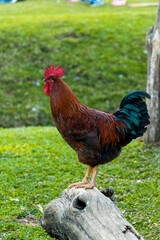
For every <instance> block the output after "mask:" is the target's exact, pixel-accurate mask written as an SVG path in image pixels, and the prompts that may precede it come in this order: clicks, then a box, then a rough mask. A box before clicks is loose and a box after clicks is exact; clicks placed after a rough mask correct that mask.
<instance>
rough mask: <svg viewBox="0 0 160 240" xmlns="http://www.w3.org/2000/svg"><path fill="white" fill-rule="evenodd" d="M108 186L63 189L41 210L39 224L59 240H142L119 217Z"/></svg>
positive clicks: (120, 215) (120, 214)
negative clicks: (103, 188)
mask: <svg viewBox="0 0 160 240" xmlns="http://www.w3.org/2000/svg"><path fill="white" fill-rule="evenodd" d="M113 193H114V191H113V189H112V187H110V188H107V189H105V190H102V191H101V192H100V191H98V189H97V188H94V189H87V190H85V189H84V188H71V189H65V190H64V191H63V192H62V194H61V195H60V197H59V198H57V199H54V200H53V201H52V202H50V203H49V204H48V205H47V206H46V209H45V210H44V212H43V217H42V222H41V223H42V227H43V228H44V229H45V230H46V231H47V232H48V234H49V235H50V236H51V237H56V238H57V239H59V240H137V239H140V240H143V238H142V237H141V236H140V235H139V233H138V232H137V231H136V230H135V228H134V227H133V226H132V225H131V224H130V223H129V222H128V221H127V220H126V219H125V218H124V217H123V214H122V213H121V212H120V210H119V209H118V207H117V205H116V203H115V200H114V195H113Z"/></svg>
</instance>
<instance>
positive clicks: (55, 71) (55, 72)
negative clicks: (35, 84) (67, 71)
mask: <svg viewBox="0 0 160 240" xmlns="http://www.w3.org/2000/svg"><path fill="white" fill-rule="evenodd" d="M60 66H61V65H59V66H58V67H56V68H55V67H54V64H53V67H51V65H49V68H48V67H46V70H45V72H44V78H45V79H47V78H49V77H51V76H53V77H57V78H59V77H62V76H63V75H64V68H60ZM59 68H60V69H59Z"/></svg>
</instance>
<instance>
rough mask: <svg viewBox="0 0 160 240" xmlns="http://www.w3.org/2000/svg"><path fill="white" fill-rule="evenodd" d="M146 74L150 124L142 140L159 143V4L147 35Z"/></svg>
mask: <svg viewBox="0 0 160 240" xmlns="http://www.w3.org/2000/svg"><path fill="white" fill-rule="evenodd" d="M147 49H148V74H147V92H148V93H149V94H150V96H151V100H147V105H148V110H149V115H150V122H151V124H150V125H149V127H148V131H147V133H146V135H145V137H144V140H145V141H146V142H149V143H156V142H159V141H160V2H159V7H158V13H157V18H156V23H155V25H154V27H152V28H150V29H149V31H148V33H147Z"/></svg>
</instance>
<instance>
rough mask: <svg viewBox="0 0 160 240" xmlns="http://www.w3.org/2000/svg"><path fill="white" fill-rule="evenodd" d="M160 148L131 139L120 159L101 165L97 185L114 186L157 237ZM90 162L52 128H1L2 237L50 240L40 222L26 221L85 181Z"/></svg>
mask: <svg viewBox="0 0 160 240" xmlns="http://www.w3.org/2000/svg"><path fill="white" fill-rule="evenodd" d="M159 158H160V149H158V148H155V147H153V146H150V145H145V144H144V143H143V142H138V141H133V142H132V143H131V144H129V145H128V146H127V147H125V148H124V149H123V151H122V153H121V155H120V157H119V158H117V159H116V160H114V161H113V162H111V163H109V164H106V165H103V166H100V167H99V171H98V176H97V183H98V186H99V189H103V188H105V187H107V186H113V189H114V191H115V193H116V199H117V202H118V207H119V208H120V209H121V211H123V212H124V216H125V217H126V218H127V220H128V221H129V222H130V223H132V224H134V226H135V228H136V229H137V230H138V231H139V232H140V233H141V234H142V235H143V236H144V238H145V239H148V240H151V239H154V240H156V239H157V240H158V239H159V238H158V214H159V211H158V208H159V193H158V177H159V176H158V174H159V173H158V160H159ZM85 170H86V166H84V165H83V164H80V163H79V162H78V160H77V157H76V154H75V153H74V152H73V150H71V148H70V147H69V146H68V145H67V144H66V143H65V142H64V141H63V140H62V138H61V136H60V134H59V133H58V132H57V130H56V129H55V128H54V127H28V128H16V129H1V131H0V172H1V175H0V182H1V185H0V193H1V197H0V219H1V221H0V229H1V233H0V236H4V238H3V239H4V240H8V239H15V240H22V239H23V240H33V239H36V240H38V239H41V240H42V239H50V237H48V236H47V234H46V233H45V232H44V231H43V229H42V228H41V227H40V226H27V225H24V224H23V223H24V221H23V222H21V223H20V220H25V218H26V217H27V216H29V215H32V216H33V218H35V219H40V218H41V216H42V213H41V211H40V210H39V206H41V207H42V208H43V209H44V207H45V205H46V204H47V203H48V202H50V201H51V200H52V199H54V198H56V197H58V196H59V195H60V193H61V192H62V191H63V189H64V188H66V187H67V186H68V185H70V184H71V183H73V182H76V181H81V180H82V178H83V176H84V173H85Z"/></svg>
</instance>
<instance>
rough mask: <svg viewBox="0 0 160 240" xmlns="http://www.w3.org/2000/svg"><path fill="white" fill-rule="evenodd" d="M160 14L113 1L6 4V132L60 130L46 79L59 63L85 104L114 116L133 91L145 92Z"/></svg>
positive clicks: (0, 42) (2, 93) (1, 64)
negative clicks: (151, 34) (149, 36)
mask: <svg viewBox="0 0 160 240" xmlns="http://www.w3.org/2000/svg"><path fill="white" fill-rule="evenodd" d="M58 2H60V3H58ZM129 2H130V3H131V2H134V1H129ZM143 2H146V1H143ZM156 12H157V8H156V7H145V8H130V7H128V6H124V7H119V8H116V7H112V6H110V4H109V3H107V2H105V5H104V6H102V7H99V8H91V7H90V6H89V5H87V4H83V3H81V2H79V3H67V2H66V1H65V0H63V1H62V0H61V1H56V0H39V1H33V0H26V1H22V2H19V3H16V4H10V5H9V4H1V6H0V22H1V24H0V69H1V71H0V84H1V88H0V102H1V108H0V114H1V118H0V126H1V127H17V126H30V125H32V126H33V125H43V126H46V125H52V119H51V116H50V106H49V99H48V98H47V97H46V96H45V94H43V82H42V79H43V73H44V70H45V67H46V66H48V65H49V64H52V63H53V62H54V63H55V64H56V65H59V64H62V66H63V67H64V69H65V76H64V77H65V78H64V79H65V81H66V82H67V83H68V84H69V85H70V87H71V88H72V89H73V90H74V91H75V93H76V95H77V96H78V97H79V99H80V100H81V101H82V102H83V103H84V104H86V105H89V106H90V107H93V108H98V109H99V110H103V111H107V112H113V111H115V110H116V109H117V108H118V107H119V104H120V100H121V99H122V97H124V95H126V94H127V93H128V92H129V91H132V90H135V89H138V90H145V88H146V73H147V51H146V45H145V41H146V40H145V39H146V32H147V30H148V29H149V28H150V27H151V26H153V25H154V22H155V18H156Z"/></svg>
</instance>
